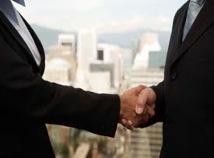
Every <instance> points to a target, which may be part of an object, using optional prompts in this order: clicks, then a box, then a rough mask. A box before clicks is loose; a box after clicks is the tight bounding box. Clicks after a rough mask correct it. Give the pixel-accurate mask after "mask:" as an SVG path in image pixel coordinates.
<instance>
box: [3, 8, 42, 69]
mask: <svg viewBox="0 0 214 158" xmlns="http://www.w3.org/2000/svg"><path fill="white" fill-rule="evenodd" d="M0 22H1V25H2V26H3V27H4V29H5V30H7V31H6V32H5V33H4V34H5V36H6V37H8V38H9V36H8V35H7V33H9V34H10V36H11V37H13V38H14V39H15V40H16V41H17V43H19V45H20V46H21V47H22V48H24V50H26V55H27V56H28V58H29V59H30V61H31V64H32V65H33V66H34V67H37V69H38V70H39V71H40V73H43V71H44V68H43V67H42V66H44V63H43V60H44V59H42V62H41V64H43V65H42V66H40V67H41V68H39V67H38V65H37V63H36V61H35V59H34V57H33V55H32V53H31V51H30V49H29V48H28V46H27V45H26V43H25V42H24V40H23V39H22V37H21V36H20V35H19V33H18V32H17V30H16V29H15V28H14V27H13V25H12V24H11V23H10V22H9V21H8V19H7V18H6V17H5V16H4V14H3V13H2V12H1V11H0ZM28 28H29V25H28ZM30 32H31V33H32V31H31V30H30ZM32 36H33V35H32ZM33 38H35V36H33ZM35 43H36V42H35ZM38 48H39V47H38ZM40 51H41V49H39V52H40ZM41 54H44V52H40V55H41ZM43 56H44V55H41V58H44V57H43Z"/></svg>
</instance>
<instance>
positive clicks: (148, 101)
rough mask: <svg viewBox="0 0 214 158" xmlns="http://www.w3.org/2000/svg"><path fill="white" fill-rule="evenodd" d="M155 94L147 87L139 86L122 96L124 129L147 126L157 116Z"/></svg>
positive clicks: (121, 112) (121, 111) (121, 115)
mask: <svg viewBox="0 0 214 158" xmlns="http://www.w3.org/2000/svg"><path fill="white" fill-rule="evenodd" d="M155 101H156V94H155V92H154V91H153V90H152V89H151V88H149V87H146V86H142V85H140V86H137V87H134V88H131V89H128V90H126V91H125V92H124V93H122V94H121V95H120V120H119V123H121V124H122V125H123V126H124V127H126V128H128V129H130V130H132V129H134V128H136V127H139V126H140V125H146V124H147V123H148V121H149V120H150V119H151V118H152V117H153V116H154V115H155Z"/></svg>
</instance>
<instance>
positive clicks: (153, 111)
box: [147, 105, 155, 117]
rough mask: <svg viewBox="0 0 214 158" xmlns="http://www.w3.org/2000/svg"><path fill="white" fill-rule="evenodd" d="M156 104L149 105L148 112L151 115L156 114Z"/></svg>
mask: <svg viewBox="0 0 214 158" xmlns="http://www.w3.org/2000/svg"><path fill="white" fill-rule="evenodd" d="M154 106H155V105H153V106H148V110H147V111H148V114H149V116H150V117H153V116H154V115H155V108H154Z"/></svg>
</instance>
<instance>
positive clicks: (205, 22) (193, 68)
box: [136, 0, 214, 158]
mask: <svg viewBox="0 0 214 158" xmlns="http://www.w3.org/2000/svg"><path fill="white" fill-rule="evenodd" d="M195 3H198V5H197V7H196V8H195V9H196V10H197V11H198V12H197V13H196V12H192V11H191V10H192V8H191V7H192V5H195ZM196 10H194V11H196ZM192 17H193V18H194V17H195V19H192ZM191 21H192V23H193V24H191V26H189V22H191ZM188 27H189V28H190V29H189V30H186V29H187V28H188ZM213 44H214V1H213V0H205V1H203V0H202V1H199V2H196V0H195V1H193V2H190V1H188V2H186V3H185V4H184V5H183V6H182V7H181V8H180V9H179V10H178V11H177V13H176V15H175V18H174V22H173V28H172V34H171V39H170V44H169V48H168V55H167V59H166V65H165V74H164V80H163V82H161V83H160V84H158V85H157V86H153V87H150V88H147V89H144V90H143V91H142V92H141V93H140V95H139V101H138V108H136V112H137V113H138V114H141V113H142V112H143V111H144V107H145V106H148V105H150V106H151V105H152V106H155V107H156V114H155V116H154V117H153V118H152V119H150V121H149V122H148V123H147V124H144V125H142V124H141V125H140V126H148V125H150V124H153V123H155V122H158V121H163V145H162V150H161V154H160V157H161V158H211V157H212V158H213V157H214V151H213V149H214V148H213V147H214V97H213V94H214V93H213V90H214V45H213ZM146 104H147V105H146ZM139 123H140V122H139Z"/></svg>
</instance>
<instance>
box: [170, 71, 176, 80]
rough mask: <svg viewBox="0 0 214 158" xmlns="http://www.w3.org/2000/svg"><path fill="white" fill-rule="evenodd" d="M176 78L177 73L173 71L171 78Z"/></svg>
mask: <svg viewBox="0 0 214 158" xmlns="http://www.w3.org/2000/svg"><path fill="white" fill-rule="evenodd" d="M176 78H177V73H176V72H172V74H171V79H172V80H175V79H176Z"/></svg>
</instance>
